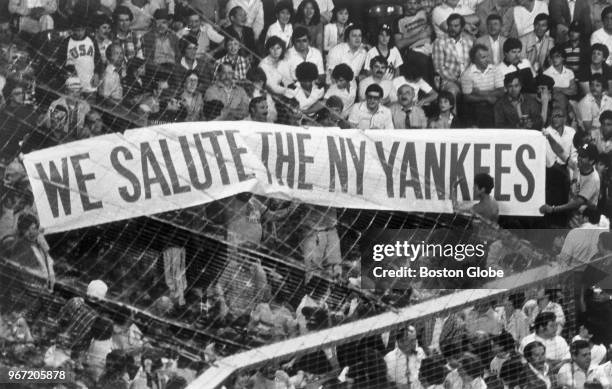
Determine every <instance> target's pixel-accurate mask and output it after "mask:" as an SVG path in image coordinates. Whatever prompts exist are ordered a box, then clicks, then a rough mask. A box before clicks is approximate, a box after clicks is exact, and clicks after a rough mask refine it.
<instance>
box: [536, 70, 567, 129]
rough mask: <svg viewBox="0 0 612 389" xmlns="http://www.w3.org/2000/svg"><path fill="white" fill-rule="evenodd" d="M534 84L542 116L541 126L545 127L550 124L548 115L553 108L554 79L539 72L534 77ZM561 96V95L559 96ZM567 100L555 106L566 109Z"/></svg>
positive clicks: (549, 115)
mask: <svg viewBox="0 0 612 389" xmlns="http://www.w3.org/2000/svg"><path fill="white" fill-rule="evenodd" d="M534 81H535V86H536V88H537V92H536V101H537V102H538V103H539V104H540V107H541V108H542V111H541V113H540V115H541V117H542V126H544V127H546V126H548V125H550V117H551V115H552V109H553V105H554V104H553V103H554V102H553V88H554V86H555V80H553V79H552V78H551V77H548V76H547V75H545V74H540V75H538V76H537V77H536V78H535V80H534ZM561 97H563V96H561ZM566 102H567V100H565V101H564V104H557V105H556V106H557V107H559V108H561V109H562V110H564V112H565V110H566V109H567V103H566Z"/></svg>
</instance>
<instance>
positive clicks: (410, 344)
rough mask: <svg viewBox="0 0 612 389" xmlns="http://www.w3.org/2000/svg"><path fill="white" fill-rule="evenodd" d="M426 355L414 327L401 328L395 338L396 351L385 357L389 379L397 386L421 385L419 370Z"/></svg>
mask: <svg viewBox="0 0 612 389" xmlns="http://www.w3.org/2000/svg"><path fill="white" fill-rule="evenodd" d="M425 357H426V354H425V352H424V351H423V349H422V348H421V347H420V346H419V343H418V341H417V332H416V329H415V328H414V326H412V325H408V326H406V327H402V328H400V330H399V331H398V332H397V335H396V336H395V349H394V350H393V351H391V352H389V353H388V354H387V355H385V364H386V365H387V379H388V380H389V381H390V382H393V383H395V384H396V385H398V386H400V385H403V386H405V385H407V387H409V388H410V387H412V386H413V385H417V386H418V384H419V370H420V368H421V362H422V361H423V359H425Z"/></svg>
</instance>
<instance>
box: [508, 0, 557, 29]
mask: <svg viewBox="0 0 612 389" xmlns="http://www.w3.org/2000/svg"><path fill="white" fill-rule="evenodd" d="M542 13H544V14H547V15H548V4H547V3H546V2H545V1H543V0H518V1H517V5H515V6H514V7H512V8H510V9H509V10H508V11H507V12H506V13H505V14H504V16H503V19H504V22H503V23H502V26H503V29H502V35H504V36H506V37H512V38H522V37H523V36H525V35H527V34H529V33H530V32H533V26H534V22H535V18H536V16H537V15H539V14H542Z"/></svg>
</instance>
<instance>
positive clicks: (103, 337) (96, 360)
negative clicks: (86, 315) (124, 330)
mask: <svg viewBox="0 0 612 389" xmlns="http://www.w3.org/2000/svg"><path fill="white" fill-rule="evenodd" d="M112 336H113V322H112V321H111V320H110V319H108V318H106V317H103V316H98V317H97V318H96V319H95V320H94V322H93V325H92V327H91V337H92V340H91V344H90V345H89V349H88V350H87V354H86V357H85V361H86V363H87V370H88V372H89V374H91V377H92V378H93V380H94V381H95V382H97V381H98V380H99V379H100V377H101V376H102V373H104V369H105V366H106V356H107V355H108V354H109V353H110V352H111V351H112V349H113V342H112V339H111V338H112Z"/></svg>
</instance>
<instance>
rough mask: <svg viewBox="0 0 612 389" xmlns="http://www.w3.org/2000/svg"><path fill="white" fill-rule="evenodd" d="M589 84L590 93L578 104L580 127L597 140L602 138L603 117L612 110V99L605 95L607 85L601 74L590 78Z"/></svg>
mask: <svg viewBox="0 0 612 389" xmlns="http://www.w3.org/2000/svg"><path fill="white" fill-rule="evenodd" d="M588 83H589V93H588V94H587V95H586V96H584V97H583V98H582V100H580V103H579V104H578V114H579V115H578V118H579V121H578V125H579V126H580V127H581V128H582V129H583V130H584V131H585V132H586V133H587V134H588V135H590V136H591V138H592V139H596V140H597V139H600V138H601V122H600V118H601V115H602V113H603V112H605V111H608V110H612V97H610V96H608V95H607V94H604V93H603V92H604V90H605V85H606V84H605V82H604V78H603V77H602V75H601V74H594V75H592V76H590V77H589V80H588Z"/></svg>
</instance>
